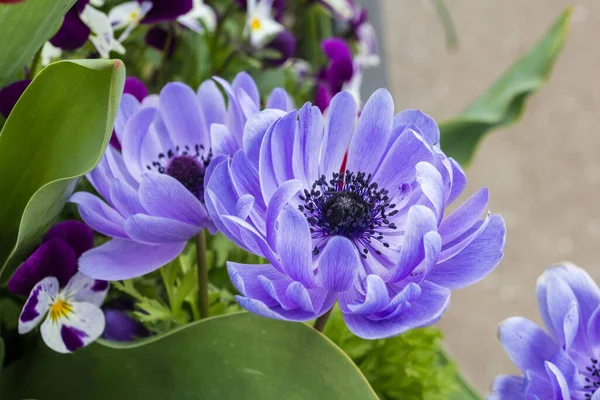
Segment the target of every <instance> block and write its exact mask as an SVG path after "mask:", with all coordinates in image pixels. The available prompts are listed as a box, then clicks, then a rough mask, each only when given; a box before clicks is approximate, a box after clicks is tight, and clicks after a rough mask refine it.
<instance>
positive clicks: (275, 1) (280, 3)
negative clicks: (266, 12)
mask: <svg viewBox="0 0 600 400" xmlns="http://www.w3.org/2000/svg"><path fill="white" fill-rule="evenodd" d="M235 1H236V3H238V4H239V5H240V6H241V7H243V8H244V10H247V7H248V1H247V0H235ZM271 3H272V9H273V15H274V16H275V19H276V20H277V21H279V22H281V20H282V19H283V16H284V14H285V10H286V0H272V1H271Z"/></svg>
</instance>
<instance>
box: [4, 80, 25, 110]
mask: <svg viewBox="0 0 600 400" xmlns="http://www.w3.org/2000/svg"><path fill="white" fill-rule="evenodd" d="M30 83H31V79H24V80H22V81H17V82H14V83H11V84H10V85H8V86H5V87H3V88H2V90H0V113H1V114H2V115H3V116H4V118H8V116H9V115H10V112H11V111H12V109H13V108H14V107H15V104H17V101H19V98H20V97H21V95H22V94H23V92H24V91H25V89H27V87H28V86H29V84H30Z"/></svg>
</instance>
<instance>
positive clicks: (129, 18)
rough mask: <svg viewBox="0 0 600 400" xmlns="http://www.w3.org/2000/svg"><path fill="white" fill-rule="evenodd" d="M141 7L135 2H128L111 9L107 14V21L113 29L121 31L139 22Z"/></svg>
mask: <svg viewBox="0 0 600 400" xmlns="http://www.w3.org/2000/svg"><path fill="white" fill-rule="evenodd" d="M141 12H142V6H141V4H140V3H138V2H137V1H128V2H126V3H123V4H119V5H118V6H116V7H113V8H112V9H111V10H110V11H109V13H108V20H109V21H110V24H111V26H112V27H113V29H115V30H117V29H121V28H124V27H125V26H127V25H130V24H133V23H135V22H136V21H139V19H138V18H139V15H140V13H141Z"/></svg>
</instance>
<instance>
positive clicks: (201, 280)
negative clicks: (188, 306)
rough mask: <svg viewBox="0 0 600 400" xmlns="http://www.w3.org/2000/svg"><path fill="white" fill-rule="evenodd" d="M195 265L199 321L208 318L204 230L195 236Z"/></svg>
mask: <svg viewBox="0 0 600 400" xmlns="http://www.w3.org/2000/svg"><path fill="white" fill-rule="evenodd" d="M196 265H197V268H198V310H200V319H204V318H208V317H209V308H210V300H209V298H208V265H207V262H206V230H205V229H203V230H202V231H201V232H200V233H198V236H196Z"/></svg>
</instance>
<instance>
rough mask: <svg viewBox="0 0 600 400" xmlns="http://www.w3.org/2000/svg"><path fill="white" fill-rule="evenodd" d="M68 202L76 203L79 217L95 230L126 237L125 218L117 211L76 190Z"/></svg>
mask: <svg viewBox="0 0 600 400" xmlns="http://www.w3.org/2000/svg"><path fill="white" fill-rule="evenodd" d="M69 202H71V203H75V204H77V206H78V207H77V208H78V210H79V215H80V216H81V219H83V221H84V222H85V223H86V224H88V225H89V226H90V227H91V228H92V229H93V230H95V231H96V232H100V233H101V234H103V235H106V236H111V237H120V238H126V237H127V234H126V233H125V229H124V228H123V225H124V224H125V218H123V217H122V216H121V214H119V213H118V212H117V211H115V210H114V209H113V208H111V207H110V206H109V205H107V204H106V203H105V202H103V201H102V200H100V199H99V198H98V197H96V196H94V195H93V194H91V193H87V192H77V193H75V194H73V195H72V196H71V198H70V199H69Z"/></svg>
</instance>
